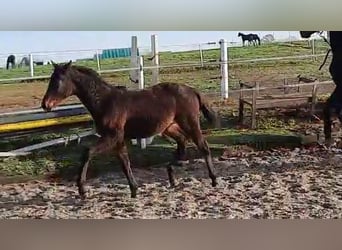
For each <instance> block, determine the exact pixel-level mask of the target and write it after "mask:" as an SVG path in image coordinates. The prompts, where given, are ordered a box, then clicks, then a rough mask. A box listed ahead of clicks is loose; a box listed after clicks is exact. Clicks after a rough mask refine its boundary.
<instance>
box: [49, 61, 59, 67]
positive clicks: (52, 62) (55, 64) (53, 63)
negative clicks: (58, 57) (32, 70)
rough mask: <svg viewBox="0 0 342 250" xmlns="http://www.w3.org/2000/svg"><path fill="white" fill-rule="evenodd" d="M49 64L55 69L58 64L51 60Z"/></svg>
mask: <svg viewBox="0 0 342 250" xmlns="http://www.w3.org/2000/svg"><path fill="white" fill-rule="evenodd" d="M50 62H51V64H52V65H53V67H54V68H57V67H58V64H57V63H55V62H54V61H52V60H51V61H50Z"/></svg>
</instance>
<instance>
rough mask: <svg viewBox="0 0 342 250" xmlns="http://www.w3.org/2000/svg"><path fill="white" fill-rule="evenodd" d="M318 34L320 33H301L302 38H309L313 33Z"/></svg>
mask: <svg viewBox="0 0 342 250" xmlns="http://www.w3.org/2000/svg"><path fill="white" fill-rule="evenodd" d="M316 32H319V31H299V33H300V36H301V37H302V38H309V37H310V36H311V35H312V34H313V33H316Z"/></svg>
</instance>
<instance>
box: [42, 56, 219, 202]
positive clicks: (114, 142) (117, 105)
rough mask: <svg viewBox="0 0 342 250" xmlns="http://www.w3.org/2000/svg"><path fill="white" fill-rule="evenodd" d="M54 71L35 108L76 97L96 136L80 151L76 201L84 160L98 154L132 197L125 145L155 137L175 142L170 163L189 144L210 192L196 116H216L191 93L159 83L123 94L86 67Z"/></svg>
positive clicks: (207, 151) (207, 153) (211, 173)
mask: <svg viewBox="0 0 342 250" xmlns="http://www.w3.org/2000/svg"><path fill="white" fill-rule="evenodd" d="M52 64H53V67H54V71H53V73H52V75H51V78H50V82H49V85H48V88H47V91H46V93H45V95H44V97H43V100H42V103H41V106H42V108H43V109H44V110H45V111H50V110H51V109H52V108H53V107H55V106H57V105H58V104H59V103H60V102H61V101H62V100H63V99H65V98H67V97H69V96H72V95H76V96H77V97H78V98H79V99H80V101H81V102H82V103H83V104H84V106H85V107H86V108H87V109H88V111H89V112H90V114H91V116H92V118H93V120H94V122H95V126H96V130H97V133H98V134H99V135H101V137H100V138H99V140H98V141H97V143H96V144H95V145H94V146H92V147H90V148H87V149H86V150H85V152H84V153H83V155H82V162H81V166H80V170H79V176H78V180H77V186H78V191H79V194H80V197H81V198H82V199H84V198H85V197H86V195H85V194H86V190H85V187H84V185H85V181H86V174H87V169H88V165H89V162H90V160H91V159H92V158H93V157H94V156H95V155H98V154H101V153H105V152H110V151H113V152H115V153H116V154H117V157H118V159H119V161H120V163H121V165H122V170H123V172H124V174H125V175H126V178H127V180H128V184H129V187H130V191H131V197H132V198H134V197H136V192H137V183H136V181H135V178H134V176H133V173H132V170H131V167H130V160H129V157H128V152H127V147H126V140H129V139H133V138H138V139H140V138H147V137H150V136H153V135H157V134H161V135H164V136H167V137H170V138H172V139H174V140H175V141H176V142H177V150H176V154H175V155H176V157H175V158H176V159H175V162H173V163H177V160H179V161H181V160H184V159H185V157H186V152H185V144H186V141H187V140H188V139H191V140H192V141H193V142H194V143H195V144H196V145H197V147H198V149H199V151H200V153H201V155H202V156H203V157H204V159H205V162H206V166H207V169H208V172H209V177H210V178H211V184H212V186H213V187H215V186H216V184H217V181H216V175H215V174H214V167H213V162H212V158H211V152H210V149H209V147H208V143H207V141H206V140H205V139H204V137H203V135H202V132H201V128H200V122H199V115H200V112H202V113H203V115H204V116H205V118H206V119H207V120H208V121H210V122H212V123H214V122H215V121H217V118H218V116H217V115H216V113H215V112H214V111H213V110H212V109H211V108H210V107H209V105H208V103H207V101H206V100H205V98H204V97H203V95H201V94H200V93H199V92H198V91H197V90H195V89H194V88H191V87H189V86H187V85H185V84H177V83H168V82H165V83H159V84H156V85H154V86H152V87H149V88H146V89H143V90H136V91H133V90H127V89H126V88H122V87H119V88H118V87H115V86H112V85H110V84H108V83H107V82H105V81H104V80H103V79H102V78H101V77H100V76H99V74H98V73H97V72H96V71H94V70H92V69H90V68H87V67H82V66H76V65H71V61H70V62H69V63H66V64H55V63H54V62H52ZM171 165H172V164H170V165H168V166H167V173H168V178H169V182H170V185H171V186H172V187H173V186H175V179H174V175H173V169H172V166H171Z"/></svg>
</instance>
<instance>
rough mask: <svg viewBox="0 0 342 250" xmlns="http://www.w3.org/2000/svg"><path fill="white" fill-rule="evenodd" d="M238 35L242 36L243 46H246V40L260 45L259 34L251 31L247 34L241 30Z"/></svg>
mask: <svg viewBox="0 0 342 250" xmlns="http://www.w3.org/2000/svg"><path fill="white" fill-rule="evenodd" d="M238 37H241V39H242V45H243V46H245V41H248V44H253V45H254V46H255V45H257V44H259V45H260V38H259V36H258V35H257V34H252V33H250V34H247V35H246V34H243V33H241V32H239V33H238Z"/></svg>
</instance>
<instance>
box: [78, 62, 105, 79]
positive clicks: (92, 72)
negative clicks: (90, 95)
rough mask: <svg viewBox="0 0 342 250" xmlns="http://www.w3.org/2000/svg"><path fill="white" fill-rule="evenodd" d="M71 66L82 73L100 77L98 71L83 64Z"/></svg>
mask: <svg viewBox="0 0 342 250" xmlns="http://www.w3.org/2000/svg"><path fill="white" fill-rule="evenodd" d="M72 68H73V69H76V70H77V71H79V72H81V73H83V74H86V75H90V76H93V77H99V78H101V77H100V75H99V73H97V72H96V71H95V70H93V69H91V68H88V67H85V66H80V65H72Z"/></svg>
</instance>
